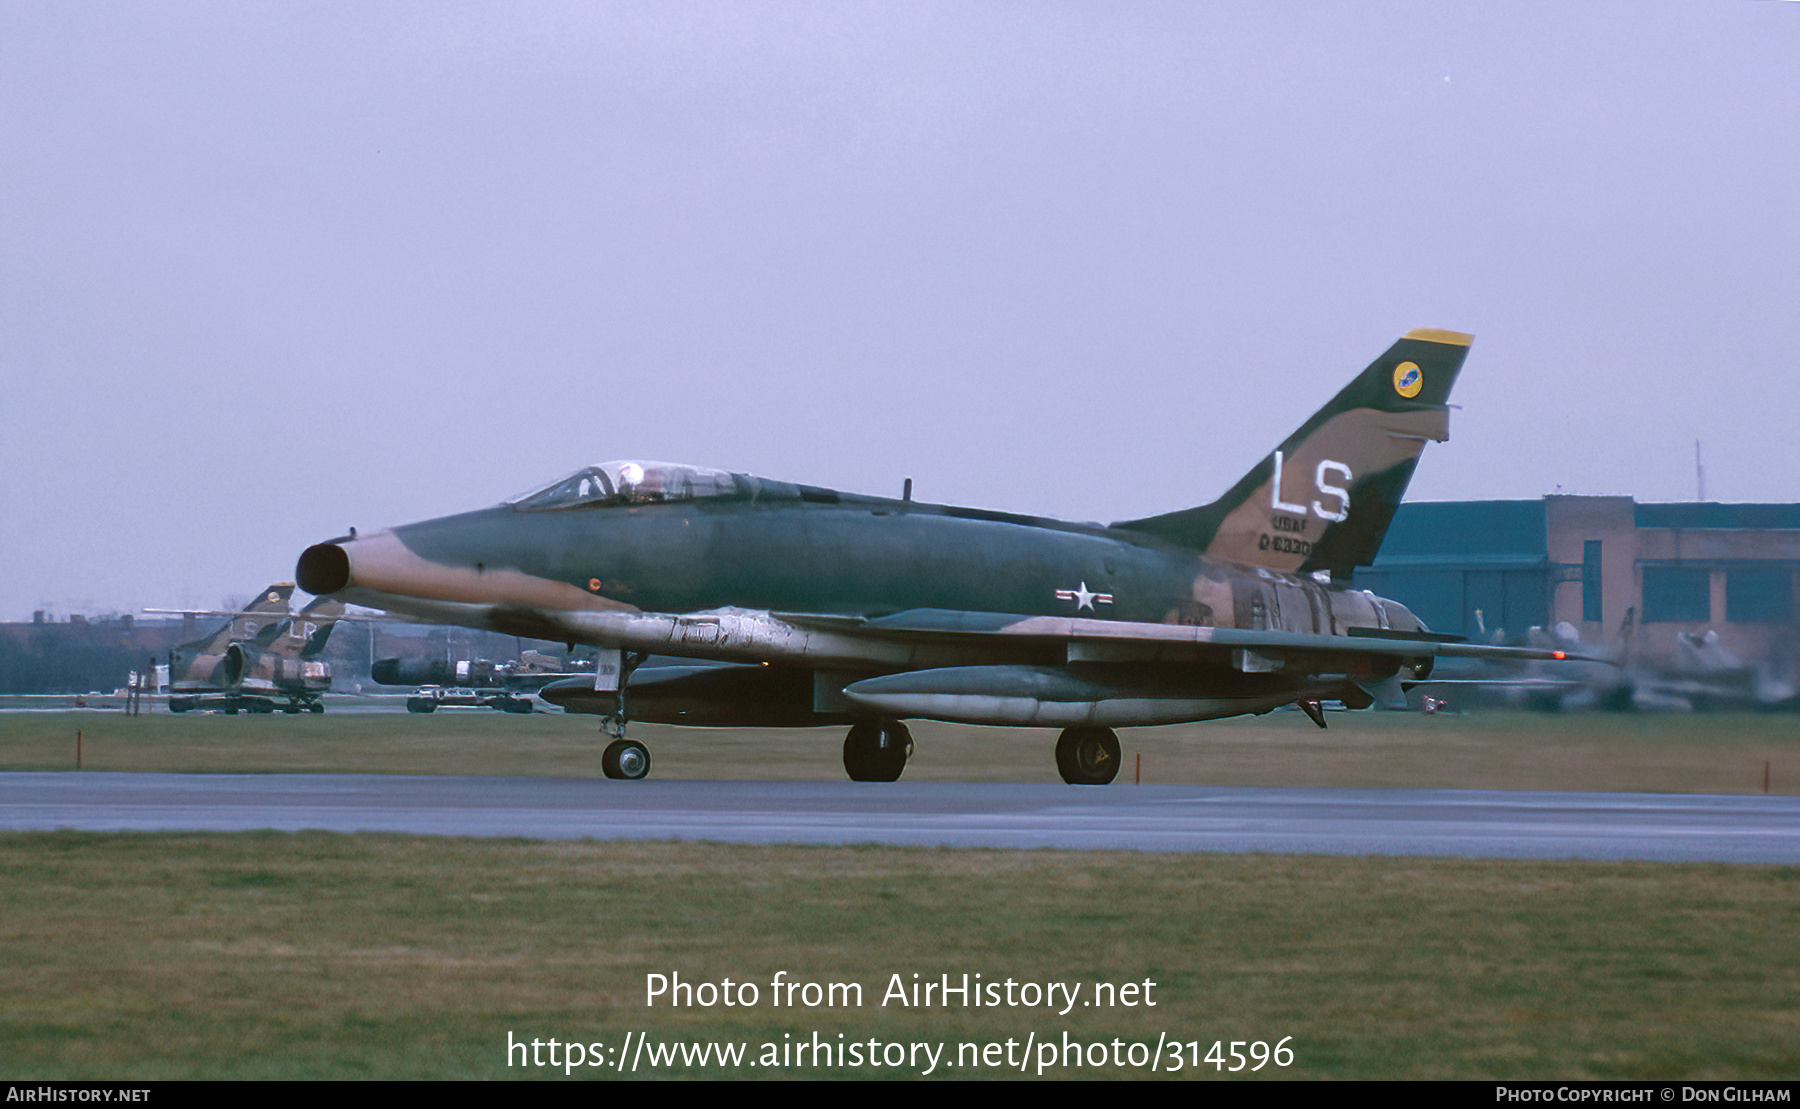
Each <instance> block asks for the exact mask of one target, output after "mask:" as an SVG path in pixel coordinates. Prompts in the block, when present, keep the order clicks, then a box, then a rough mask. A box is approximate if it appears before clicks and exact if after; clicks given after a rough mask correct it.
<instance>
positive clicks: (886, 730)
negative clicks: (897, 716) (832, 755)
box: [844, 720, 913, 782]
mask: <svg viewBox="0 0 1800 1109" xmlns="http://www.w3.org/2000/svg"><path fill="white" fill-rule="evenodd" d="M912 750H913V742H912V733H911V732H909V731H907V730H906V725H905V724H902V723H900V721H898V720H865V721H863V722H862V723H861V724H857V725H856V726H854V727H852V728H851V729H850V734H849V735H847V736H845V737H844V772H845V773H846V774H848V775H850V780H851V781H853V782H897V781H899V780H900V774H901V772H902V771H904V770H905V769H906V760H907V759H909V758H911V757H912Z"/></svg>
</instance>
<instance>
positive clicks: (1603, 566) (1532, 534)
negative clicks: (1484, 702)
mask: <svg viewBox="0 0 1800 1109" xmlns="http://www.w3.org/2000/svg"><path fill="white" fill-rule="evenodd" d="M1797 574H1800V504H1717V503H1712V502H1695V503H1686V504H1639V503H1638V502H1637V501H1636V500H1634V499H1633V498H1631V497H1585V496H1548V497H1543V498H1541V499H1539V500H1531V501H1436V502H1432V501H1425V502H1416V503H1411V504H1402V505H1401V506H1400V509H1399V511H1398V512H1397V513H1396V514H1395V516H1394V523H1393V526H1392V527H1391V528H1390V529H1389V530H1388V534H1387V539H1386V541H1385V542H1384V543H1383V544H1382V547H1381V554H1380V556H1379V557H1378V558H1377V559H1376V560H1375V564H1374V565H1373V566H1368V567H1364V568H1363V569H1361V570H1359V571H1358V572H1357V574H1356V584H1357V585H1358V586H1359V587H1362V588H1365V589H1372V590H1374V591H1375V592H1377V593H1380V594H1381V595H1383V596H1386V597H1392V598H1394V599H1395V600H1398V601H1401V602H1403V603H1404V604H1406V605H1407V606H1408V607H1409V608H1411V609H1412V610H1413V612H1415V613H1416V614H1418V616H1419V618H1420V619H1422V620H1424V621H1425V622H1426V624H1428V625H1430V626H1431V627H1432V628H1433V629H1434V630H1437V631H1446V632H1456V633H1459V634H1462V635H1467V636H1469V637H1470V638H1480V639H1488V638H1490V637H1491V636H1492V635H1493V634H1494V633H1495V632H1496V631H1498V630H1501V629H1504V635H1505V638H1506V639H1507V640H1509V641H1519V640H1522V639H1523V637H1524V635H1525V631H1526V629H1527V628H1529V627H1531V626H1533V625H1544V626H1548V625H1552V624H1555V623H1558V622H1559V621H1567V622H1568V623H1570V624H1572V625H1574V626H1575V628H1576V629H1577V630H1579V632H1580V633H1581V638H1582V640H1583V641H1584V642H1586V643H1593V644H1601V643H1607V642H1610V641H1611V640H1612V639H1613V638H1614V637H1615V636H1616V635H1617V634H1618V632H1619V629H1620V627H1621V625H1622V624H1623V622H1624V620H1625V616H1626V610H1627V609H1631V610H1633V611H1634V613H1635V629H1634V632H1633V637H1634V643H1633V652H1634V656H1635V657H1636V658H1638V659H1641V660H1642V661H1643V662H1646V663H1649V664H1652V665H1656V664H1672V663H1673V662H1674V661H1675V660H1676V657H1677V654H1678V649H1677V639H1676V637H1677V635H1678V634H1680V633H1684V632H1686V633H1694V634H1703V633H1705V632H1706V631H1708V630H1712V631H1716V632H1717V633H1718V636H1719V645H1720V646H1721V647H1723V648H1724V649H1725V650H1727V651H1730V652H1731V653H1732V654H1735V655H1737V656H1738V657H1739V658H1741V659H1742V660H1743V661H1744V662H1745V663H1747V664H1752V665H1754V664H1760V663H1773V664H1776V665H1778V666H1782V667H1788V668H1791V667H1792V666H1794V665H1795V664H1800V619H1797V615H1800V613H1797V609H1796V606H1795V603H1794V596H1795V584H1796V583H1795V578H1796V575H1797Z"/></svg>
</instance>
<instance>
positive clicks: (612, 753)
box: [600, 739, 650, 782]
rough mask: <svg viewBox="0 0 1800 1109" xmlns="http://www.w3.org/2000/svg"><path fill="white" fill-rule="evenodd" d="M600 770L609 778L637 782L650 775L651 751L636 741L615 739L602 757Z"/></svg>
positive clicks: (608, 745)
mask: <svg viewBox="0 0 1800 1109" xmlns="http://www.w3.org/2000/svg"><path fill="white" fill-rule="evenodd" d="M600 769H601V770H603V771H605V773H606V776H607V777H608V778H623V779H625V780H626V781H629V782H635V781H637V780H638V779H639V778H642V777H643V776H644V775H646V774H648V773H650V749H649V748H648V747H645V746H644V745H643V744H642V743H639V742H638V741H637V740H635V739H615V740H613V741H612V742H611V743H609V744H607V745H606V752H605V753H604V754H602V755H601V756H600Z"/></svg>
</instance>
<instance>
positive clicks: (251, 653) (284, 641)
mask: <svg viewBox="0 0 1800 1109" xmlns="http://www.w3.org/2000/svg"><path fill="white" fill-rule="evenodd" d="M293 593H294V584H293V583H292V582H277V583H275V584H273V585H271V586H269V587H268V588H267V589H265V590H263V591H262V592H261V593H260V594H258V595H257V598H256V599H255V600H253V601H251V602H250V603H249V604H248V605H246V606H245V607H244V609H243V610H242V611H240V612H237V613H224V614H221V615H229V616H231V620H230V621H228V622H227V623H225V624H223V625H221V626H220V627H219V628H218V629H217V630H216V631H214V632H213V633H212V634H211V635H208V636H206V637H205V638H203V639H197V640H195V641H193V642H191V643H183V644H182V645H180V646H179V647H176V648H175V649H174V650H172V651H170V652H169V711H170V712H188V711H190V710H193V709H212V708H217V709H223V710H224V711H225V712H227V713H236V712H238V711H239V710H240V709H241V710H244V711H247V712H274V711H276V710H277V709H280V710H281V711H282V712H287V713H297V712H300V711H302V710H304V711H307V712H324V711H325V705H324V702H323V701H321V700H320V694H322V693H323V692H324V691H325V690H326V689H328V688H330V686H331V666H330V664H329V663H325V662H319V661H316V659H317V656H318V655H319V654H320V653H321V652H322V651H324V649H325V643H326V641H327V639H328V638H329V637H330V635H331V629H332V627H333V625H334V624H335V623H336V622H337V620H338V619H339V618H340V617H342V616H343V614H344V603H343V602H342V601H340V600H337V599H336V598H328V597H319V598H316V599H314V600H313V602H312V603H311V604H309V605H307V606H306V607H305V608H304V609H302V610H301V611H300V613H299V614H298V615H293V614H290V612H289V610H288V601H289V598H291V597H292V596H293ZM148 611H166V610H160V609H152V610H148Z"/></svg>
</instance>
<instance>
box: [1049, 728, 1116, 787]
mask: <svg viewBox="0 0 1800 1109" xmlns="http://www.w3.org/2000/svg"><path fill="white" fill-rule="evenodd" d="M1119 760H1120V755H1119V737H1118V736H1116V735H1114V734H1113V730H1112V729H1111V728H1069V729H1067V730H1065V731H1064V732H1063V734H1062V735H1060V736H1058V737H1057V740H1056V769H1057V771H1058V772H1059V773H1061V774H1062V780H1063V781H1065V782H1067V783H1069V784H1070V785H1072V786H1103V785H1106V784H1107V783H1108V782H1111V781H1112V780H1113V779H1114V778H1116V777H1118V776H1119Z"/></svg>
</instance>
